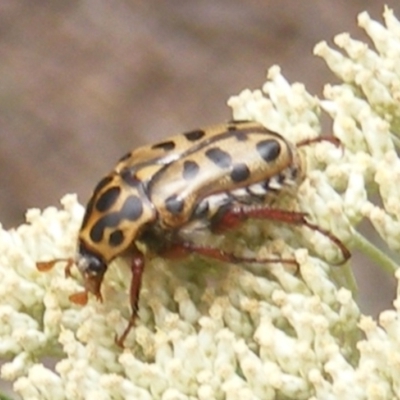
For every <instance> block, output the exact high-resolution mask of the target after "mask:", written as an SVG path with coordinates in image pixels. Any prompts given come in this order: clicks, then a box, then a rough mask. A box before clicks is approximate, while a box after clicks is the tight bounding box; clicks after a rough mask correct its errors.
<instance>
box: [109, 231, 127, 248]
mask: <svg viewBox="0 0 400 400" xmlns="http://www.w3.org/2000/svg"><path fill="white" fill-rule="evenodd" d="M123 241H124V233H123V232H122V231H121V230H120V229H116V230H115V231H114V232H113V233H112V234H111V235H110V238H109V239H108V243H109V244H110V246H112V247H116V246H119V245H120V244H121V243H122V242H123Z"/></svg>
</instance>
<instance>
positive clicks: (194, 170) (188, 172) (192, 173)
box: [182, 160, 200, 181]
mask: <svg viewBox="0 0 400 400" xmlns="http://www.w3.org/2000/svg"><path fill="white" fill-rule="evenodd" d="M199 170H200V168H199V165H198V164H197V163H196V162H194V161H190V160H186V161H185V162H184V163H183V171H182V176H183V179H185V180H186V181H189V180H191V179H193V178H195V177H196V175H197V174H198V173H199Z"/></svg>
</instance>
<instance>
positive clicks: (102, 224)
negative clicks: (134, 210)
mask: <svg viewBox="0 0 400 400" xmlns="http://www.w3.org/2000/svg"><path fill="white" fill-rule="evenodd" d="M120 220H121V217H120V214H119V212H112V213H109V214H107V215H104V217H101V218H99V219H98V220H97V222H96V223H95V224H94V225H93V226H92V229H91V230H90V239H91V240H92V242H94V243H99V242H101V240H102V239H103V235H104V229H106V228H113V227H115V226H117V225H118V224H119V222H120Z"/></svg>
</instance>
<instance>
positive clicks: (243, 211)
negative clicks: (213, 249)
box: [212, 205, 351, 265]
mask: <svg viewBox="0 0 400 400" xmlns="http://www.w3.org/2000/svg"><path fill="white" fill-rule="evenodd" d="M306 216H307V214H306V213H303V212H297V211H288V210H281V209H277V208H270V207H268V206H262V205H261V206H260V205H258V206H248V205H235V206H232V207H231V208H229V209H228V210H227V211H226V212H225V213H224V214H223V215H222V216H220V217H219V218H218V220H217V221H215V222H214V224H213V227H212V229H213V231H214V232H218V233H219V232H224V231H226V230H231V229H234V228H237V227H238V225H240V224H241V223H243V222H244V221H246V220H247V219H249V218H254V219H269V220H275V221H279V222H283V223H286V224H293V225H304V226H307V227H308V228H310V229H312V230H315V231H318V232H320V233H321V234H322V235H324V236H326V237H327V238H329V239H330V240H331V241H332V242H333V243H335V245H336V246H337V247H338V248H339V249H340V251H341V252H342V256H343V260H341V261H340V263H338V265H341V264H344V263H345V262H346V261H347V260H348V259H349V258H350V257H351V253H350V251H349V250H348V248H347V247H346V246H345V245H344V244H343V243H342V241H341V240H340V239H339V238H337V237H336V236H335V235H333V234H332V233H331V232H329V231H328V230H325V229H323V228H321V227H319V226H318V225H315V224H312V223H310V222H308V221H307V219H306Z"/></svg>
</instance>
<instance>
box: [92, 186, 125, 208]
mask: <svg viewBox="0 0 400 400" xmlns="http://www.w3.org/2000/svg"><path fill="white" fill-rule="evenodd" d="M120 193H121V188H119V187H118V186H113V187H110V188H109V189H107V190H106V191H105V192H103V193H102V194H101V195H100V197H99V198H98V199H97V201H96V204H95V207H96V210H97V211H99V212H104V211H107V210H109V209H110V208H111V207H112V206H113V205H114V204H115V202H116V201H117V199H118V196H119V195H120Z"/></svg>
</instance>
